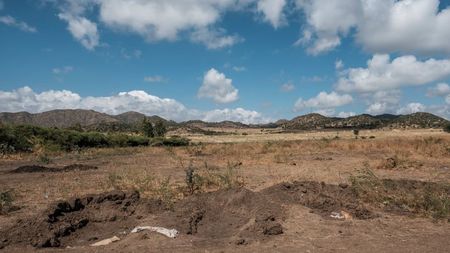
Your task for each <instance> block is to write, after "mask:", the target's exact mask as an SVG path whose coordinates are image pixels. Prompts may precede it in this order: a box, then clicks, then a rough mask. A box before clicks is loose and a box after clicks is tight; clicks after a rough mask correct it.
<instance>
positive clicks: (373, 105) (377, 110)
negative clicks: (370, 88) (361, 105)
mask: <svg viewBox="0 0 450 253" xmlns="http://www.w3.org/2000/svg"><path fill="white" fill-rule="evenodd" d="M401 95H402V93H401V91H400V90H381V91H377V92H374V93H373V92H372V93H363V94H361V96H362V97H363V98H365V99H366V102H367V103H368V105H369V106H368V107H367V109H366V112H367V113H369V114H372V115H379V114H383V113H392V114H395V113H396V110H398V108H399V106H400V98H401Z"/></svg>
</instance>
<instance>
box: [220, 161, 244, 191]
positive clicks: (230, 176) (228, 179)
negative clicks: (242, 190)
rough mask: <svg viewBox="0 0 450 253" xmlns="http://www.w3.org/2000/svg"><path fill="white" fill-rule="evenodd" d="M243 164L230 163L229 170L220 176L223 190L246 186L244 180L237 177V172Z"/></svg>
mask: <svg viewBox="0 0 450 253" xmlns="http://www.w3.org/2000/svg"><path fill="white" fill-rule="evenodd" d="M240 166H241V163H230V162H228V165H227V169H226V171H225V173H224V174H218V177H219V179H220V183H221V185H220V186H221V188H225V189H231V188H233V187H242V186H244V181H243V179H242V178H241V177H240V176H238V175H237V170H238V169H239V168H240Z"/></svg>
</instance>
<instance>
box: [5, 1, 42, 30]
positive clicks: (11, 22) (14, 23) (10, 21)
mask: <svg viewBox="0 0 450 253" xmlns="http://www.w3.org/2000/svg"><path fill="white" fill-rule="evenodd" d="M0 5H1V4H0ZM0 23H2V24H5V25H7V26H11V27H15V28H18V29H20V30H22V31H24V32H29V33H35V32H37V29H36V28H35V27H33V26H30V25H29V24H27V23H25V22H23V21H20V20H17V19H15V18H13V17H11V16H0Z"/></svg>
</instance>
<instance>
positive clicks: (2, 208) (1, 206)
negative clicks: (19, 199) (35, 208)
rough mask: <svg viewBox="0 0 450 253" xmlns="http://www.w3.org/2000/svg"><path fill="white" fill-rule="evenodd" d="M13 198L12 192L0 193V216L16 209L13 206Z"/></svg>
mask: <svg viewBox="0 0 450 253" xmlns="http://www.w3.org/2000/svg"><path fill="white" fill-rule="evenodd" d="M13 201H14V196H13V194H12V191H11V190H9V191H0V214H7V213H9V212H10V211H13V210H14V209H17V208H16V207H14V205H13Z"/></svg>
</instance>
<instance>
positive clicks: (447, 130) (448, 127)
mask: <svg viewBox="0 0 450 253" xmlns="http://www.w3.org/2000/svg"><path fill="white" fill-rule="evenodd" d="M444 132H446V133H450V124H448V125H446V126H445V127H444Z"/></svg>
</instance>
